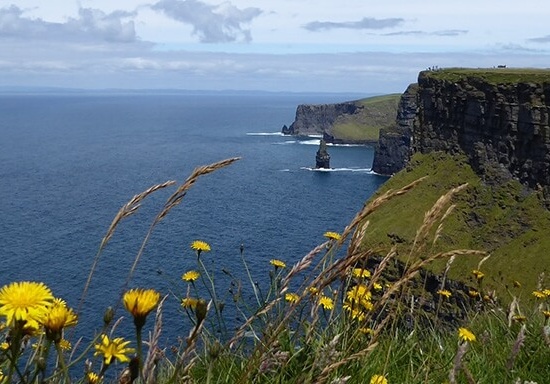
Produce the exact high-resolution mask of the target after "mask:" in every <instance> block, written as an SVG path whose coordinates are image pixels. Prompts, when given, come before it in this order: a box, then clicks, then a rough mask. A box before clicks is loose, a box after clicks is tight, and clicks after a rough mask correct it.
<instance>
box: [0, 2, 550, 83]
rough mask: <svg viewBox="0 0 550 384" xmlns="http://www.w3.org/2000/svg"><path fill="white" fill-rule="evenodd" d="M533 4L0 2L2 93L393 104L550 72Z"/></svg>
mask: <svg viewBox="0 0 550 384" xmlns="http://www.w3.org/2000/svg"><path fill="white" fill-rule="evenodd" d="M546 9H548V7H547V4H546V3H545V2H543V1H542V0H524V1H521V2H518V1H517V0H514V1H510V0H500V1H493V0H486V1H480V0H476V1H473V0H462V1H460V2H459V1H441V0H437V1H436V0H423V1H411V0H386V1H367V0H340V1H335V0H316V1H312V0H230V1H210V0H204V1H203V0H150V1H149V0H125V1H117V2H115V1H112V0H80V1H67V0H49V1H43V0H17V1H14V0H0V86H58V87H77V88H93V89H103V88H176V89H205V90H225V89H241V90H267V91H294V92H300V91H317V92H364V93H390V92H402V91H403V90H404V89H405V88H406V86H407V85H408V84H409V83H411V82H414V81H415V80H416V77H417V74H418V72H419V71H420V70H423V69H425V68H427V67H431V66H438V67H457V66H460V67H492V66H496V65H502V64H505V65H507V66H509V67H538V68H545V67H550V24H549V23H548V18H549V16H550V11H547V10H546Z"/></svg>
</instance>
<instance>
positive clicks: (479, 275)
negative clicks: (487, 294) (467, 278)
mask: <svg viewBox="0 0 550 384" xmlns="http://www.w3.org/2000/svg"><path fill="white" fill-rule="evenodd" d="M472 275H474V277H475V278H476V279H477V280H478V281H481V280H482V279H483V278H484V277H485V274H484V273H483V272H481V271H480V270H478V269H474V270H473V271H472Z"/></svg>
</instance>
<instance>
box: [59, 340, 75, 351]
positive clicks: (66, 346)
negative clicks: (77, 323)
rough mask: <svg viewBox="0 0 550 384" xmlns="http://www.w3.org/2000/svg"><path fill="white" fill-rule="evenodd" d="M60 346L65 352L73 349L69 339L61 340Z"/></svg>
mask: <svg viewBox="0 0 550 384" xmlns="http://www.w3.org/2000/svg"><path fill="white" fill-rule="evenodd" d="M59 346H60V347H61V349H63V350H65V351H70V350H71V349H72V348H73V346H72V345H71V342H70V341H69V340H67V339H61V340H60V341H59Z"/></svg>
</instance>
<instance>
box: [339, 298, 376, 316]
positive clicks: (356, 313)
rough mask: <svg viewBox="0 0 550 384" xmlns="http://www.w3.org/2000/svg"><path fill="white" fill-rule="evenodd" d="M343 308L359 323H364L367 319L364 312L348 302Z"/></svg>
mask: <svg viewBox="0 0 550 384" xmlns="http://www.w3.org/2000/svg"><path fill="white" fill-rule="evenodd" d="M371 305H372V304H371ZM342 308H344V309H345V310H346V311H348V312H349V314H350V316H351V318H352V319H357V320H358V321H363V320H365V318H366V317H367V315H366V314H365V312H363V311H362V310H361V309H359V308H357V307H356V306H353V305H351V304H350V303H348V302H346V303H344V305H343V306H342Z"/></svg>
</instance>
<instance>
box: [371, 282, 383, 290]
mask: <svg viewBox="0 0 550 384" xmlns="http://www.w3.org/2000/svg"><path fill="white" fill-rule="evenodd" d="M372 287H373V288H374V290H375V291H380V290H382V284H380V283H374V284H373V285H372Z"/></svg>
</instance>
